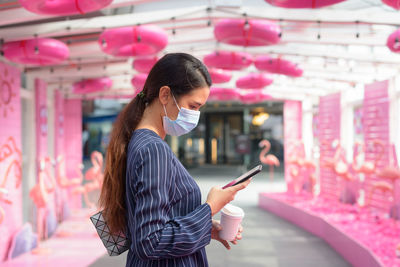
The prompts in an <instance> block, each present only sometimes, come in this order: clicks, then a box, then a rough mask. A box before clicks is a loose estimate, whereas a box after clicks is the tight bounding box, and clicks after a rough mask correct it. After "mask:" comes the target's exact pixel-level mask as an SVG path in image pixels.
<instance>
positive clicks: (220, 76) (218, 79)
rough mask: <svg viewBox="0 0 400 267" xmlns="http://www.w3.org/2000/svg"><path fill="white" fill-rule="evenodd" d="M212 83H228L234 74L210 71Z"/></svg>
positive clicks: (224, 71)
mask: <svg viewBox="0 0 400 267" xmlns="http://www.w3.org/2000/svg"><path fill="white" fill-rule="evenodd" d="M208 72H209V73H210V76H211V81H212V83H226V82H229V81H230V80H231V78H232V74H231V73H230V72H228V71H226V70H220V69H209V70H208Z"/></svg>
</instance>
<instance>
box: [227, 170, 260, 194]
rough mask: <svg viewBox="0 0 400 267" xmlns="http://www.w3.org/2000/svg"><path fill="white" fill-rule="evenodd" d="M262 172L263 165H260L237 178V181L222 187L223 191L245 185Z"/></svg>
mask: <svg viewBox="0 0 400 267" xmlns="http://www.w3.org/2000/svg"><path fill="white" fill-rule="evenodd" d="M261 170H262V165H261V164H260V165H258V166H256V167H254V168H253V169H251V170H250V171H248V172H246V173H244V174H242V175H240V176H239V177H238V178H236V179H235V180H233V181H231V182H230V183H228V184H226V185H224V186H223V187H222V189H225V188H227V187H230V186H234V185H237V184H240V183H243V182H244V181H246V180H248V179H250V178H251V177H253V176H254V175H256V174H257V173H259V172H260V171H261Z"/></svg>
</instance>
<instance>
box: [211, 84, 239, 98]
mask: <svg viewBox="0 0 400 267" xmlns="http://www.w3.org/2000/svg"><path fill="white" fill-rule="evenodd" d="M239 98H240V93H239V91H238V90H237V89H233V88H220V87H212V88H211V91H210V96H209V97H208V100H210V101H235V100H239Z"/></svg>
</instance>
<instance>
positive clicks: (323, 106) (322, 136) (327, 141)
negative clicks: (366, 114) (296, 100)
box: [318, 93, 341, 199]
mask: <svg viewBox="0 0 400 267" xmlns="http://www.w3.org/2000/svg"><path fill="white" fill-rule="evenodd" d="M340 110H341V109H340V93H337V94H332V95H327V96H323V97H321V98H320V101H319V111H318V135H319V136H318V139H319V142H320V186H321V195H322V196H324V197H327V198H332V199H339V185H338V183H337V179H336V174H335V173H334V172H333V171H332V169H331V168H327V167H326V166H324V165H325V162H326V161H329V160H332V159H333V157H334V154H335V148H333V147H332V141H333V140H335V139H338V140H339V141H340V116H341V114H340V113H341V112H340Z"/></svg>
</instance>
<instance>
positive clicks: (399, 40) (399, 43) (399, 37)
mask: <svg viewBox="0 0 400 267" xmlns="http://www.w3.org/2000/svg"><path fill="white" fill-rule="evenodd" d="M386 45H387V47H389V49H390V50H391V51H392V52H395V53H400V30H397V31H395V32H393V33H392V34H390V35H389V37H388V39H387V42H386Z"/></svg>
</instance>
